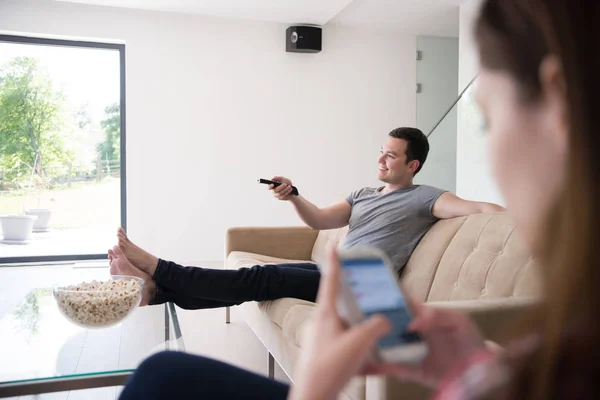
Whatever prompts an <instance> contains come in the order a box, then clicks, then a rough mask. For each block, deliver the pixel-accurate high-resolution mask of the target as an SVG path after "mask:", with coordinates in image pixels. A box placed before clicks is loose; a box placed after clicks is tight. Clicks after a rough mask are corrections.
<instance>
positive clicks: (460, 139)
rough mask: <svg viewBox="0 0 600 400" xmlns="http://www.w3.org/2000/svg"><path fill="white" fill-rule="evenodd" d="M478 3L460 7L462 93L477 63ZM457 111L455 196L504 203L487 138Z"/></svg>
mask: <svg viewBox="0 0 600 400" xmlns="http://www.w3.org/2000/svg"><path fill="white" fill-rule="evenodd" d="M480 5H481V0H469V1H467V2H465V3H463V4H462V5H461V6H460V36H459V78H458V88H459V92H461V91H462V90H463V89H464V88H465V87H466V86H467V85H468V84H469V82H470V81H471V80H472V79H473V77H475V75H477V72H478V69H479V60H478V57H477V50H476V47H475V43H474V41H473V25H474V23H475V19H476V18H477V15H478V11H479V6H480ZM463 105H464V103H463V101H460V102H459V105H458V106H459V108H458V135H457V148H456V149H457V157H456V159H457V162H456V193H457V195H458V196H460V197H463V198H466V199H471V200H479V201H489V202H493V203H498V204H504V200H503V199H502V197H501V196H500V193H499V192H498V188H497V187H496V184H495V182H494V179H493V177H492V174H491V172H490V165H489V157H488V156H487V154H488V149H487V146H488V137H487V136H486V135H485V134H483V133H482V132H481V130H480V129H477V127H475V126H473V124H472V123H470V121H469V119H468V118H466V115H465V113H463V112H461V110H462V108H463Z"/></svg>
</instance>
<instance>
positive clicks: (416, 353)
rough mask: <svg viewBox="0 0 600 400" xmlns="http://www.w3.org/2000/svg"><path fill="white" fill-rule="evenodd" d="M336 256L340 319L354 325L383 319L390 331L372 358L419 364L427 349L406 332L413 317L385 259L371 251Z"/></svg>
mask: <svg viewBox="0 0 600 400" xmlns="http://www.w3.org/2000/svg"><path fill="white" fill-rule="evenodd" d="M339 255H340V262H341V267H342V274H341V280H342V282H341V290H340V297H339V298H338V311H339V312H340V316H341V317H342V318H343V319H344V320H346V322H347V323H349V324H350V325H355V324H358V323H360V322H361V321H363V320H365V319H367V318H369V317H370V316H372V315H374V314H381V315H383V316H384V317H386V318H387V319H388V320H389V321H390V323H391V324H392V330H391V332H390V333H389V334H388V335H387V336H385V337H383V338H382V339H381V340H380V341H379V343H378V345H377V350H376V354H375V356H376V357H377V358H378V359H379V360H381V361H385V362H397V363H417V362H420V361H421V360H422V359H423V358H424V357H425V356H426V355H427V346H426V345H425V342H424V341H423V340H422V338H421V337H420V336H419V335H418V334H417V333H415V332H410V331H409V330H408V326H409V325H410V323H411V321H412V314H411V311H410V308H409V305H408V303H407V301H406V299H405V297H404V295H403V293H402V290H401V289H400V286H399V285H398V278H397V274H396V272H395V271H394V270H393V269H392V268H391V263H390V262H389V260H388V258H387V256H386V255H385V254H384V253H383V252H382V251H380V250H378V249H376V248H372V247H353V248H351V249H346V250H344V249H342V250H340V251H339Z"/></svg>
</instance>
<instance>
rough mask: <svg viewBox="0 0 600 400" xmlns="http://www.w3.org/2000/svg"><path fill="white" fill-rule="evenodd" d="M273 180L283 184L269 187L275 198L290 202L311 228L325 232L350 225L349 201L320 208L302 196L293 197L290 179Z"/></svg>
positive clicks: (350, 209) (278, 177)
mask: <svg viewBox="0 0 600 400" xmlns="http://www.w3.org/2000/svg"><path fill="white" fill-rule="evenodd" d="M272 180H274V181H278V182H282V184H281V185H279V186H277V187H276V188H273V187H272V186H269V188H270V189H271V190H273V192H274V195H275V197H276V198H277V199H279V200H289V201H290V202H291V203H292V204H293V205H294V207H295V208H296V212H297V213H298V216H299V217H300V219H302V221H304V223H305V224H306V225H308V226H310V227H311V228H313V229H319V230H325V229H335V228H341V227H344V226H346V225H348V222H349V221H350V212H351V211H352V206H350V204H349V203H348V202H347V201H345V200H344V201H340V202H339V203H336V204H334V205H332V206H329V207H325V208H319V207H317V206H316V205H314V204H313V203H311V202H310V201H308V200H307V199H305V198H304V197H302V195H299V196H294V195H292V194H291V192H292V181H291V180H289V179H288V178H285V177H283V176H276V177H274V178H273V179H272Z"/></svg>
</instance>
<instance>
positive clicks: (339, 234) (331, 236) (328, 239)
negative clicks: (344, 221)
mask: <svg viewBox="0 0 600 400" xmlns="http://www.w3.org/2000/svg"><path fill="white" fill-rule="evenodd" d="M347 233H348V227H347V226H346V227H344V228H340V229H329V230H326V231H319V234H318V235H317V240H316V241H315V245H314V246H313V251H312V259H313V260H314V261H315V262H319V261H321V260H323V258H324V257H325V256H326V252H327V249H329V248H331V247H337V246H339V245H340V243H341V242H342V241H343V240H344V238H345V237H346V234H347Z"/></svg>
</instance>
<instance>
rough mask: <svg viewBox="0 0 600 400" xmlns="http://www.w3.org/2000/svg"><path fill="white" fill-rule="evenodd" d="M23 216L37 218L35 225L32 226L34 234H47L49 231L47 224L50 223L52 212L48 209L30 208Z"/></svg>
mask: <svg viewBox="0 0 600 400" xmlns="http://www.w3.org/2000/svg"><path fill="white" fill-rule="evenodd" d="M25 215H35V216H36V217H37V220H36V221H35V224H33V231H34V232H48V230H49V229H50V228H49V227H48V224H49V223H50V216H51V215H52V210H50V209H48V208H30V209H28V210H25Z"/></svg>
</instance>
